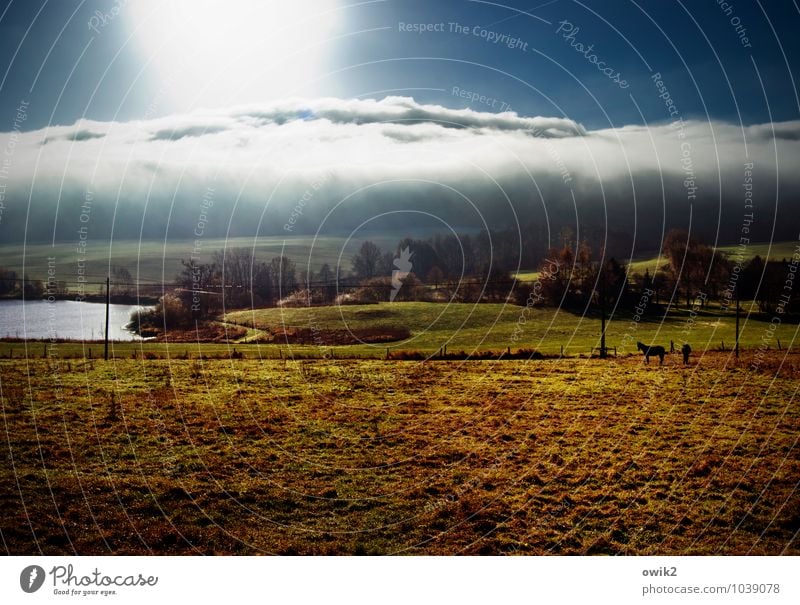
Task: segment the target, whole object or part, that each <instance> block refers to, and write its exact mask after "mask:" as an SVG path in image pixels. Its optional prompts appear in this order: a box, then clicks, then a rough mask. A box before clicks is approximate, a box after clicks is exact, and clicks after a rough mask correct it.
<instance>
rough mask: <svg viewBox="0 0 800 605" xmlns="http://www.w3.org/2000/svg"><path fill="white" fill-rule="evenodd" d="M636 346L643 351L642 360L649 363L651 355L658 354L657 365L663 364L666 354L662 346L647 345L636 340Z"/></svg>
mask: <svg viewBox="0 0 800 605" xmlns="http://www.w3.org/2000/svg"><path fill="white" fill-rule="evenodd" d="M636 348H637V349H639V350H640V351H641V352H642V353H644V360H645V362H646V363H650V356H651V355H658V360H659V365H664V355H665V354H666V351H665V350H664V347H660V346H653V345H650V346H647V345H645V344H642V343H641V342H637V343H636Z"/></svg>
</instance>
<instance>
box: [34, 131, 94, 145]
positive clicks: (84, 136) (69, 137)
mask: <svg viewBox="0 0 800 605" xmlns="http://www.w3.org/2000/svg"><path fill="white" fill-rule="evenodd" d="M104 136H106V135H105V133H102V132H92V131H91V130H86V129H81V130H74V131H72V132H67V133H64V134H60V135H53V136H48V137H45V139H44V140H43V141H42V145H47V144H48V143H53V142H55V141H77V142H81V141H89V140H91V139H102V138H103V137H104Z"/></svg>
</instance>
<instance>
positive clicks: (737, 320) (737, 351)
mask: <svg viewBox="0 0 800 605" xmlns="http://www.w3.org/2000/svg"><path fill="white" fill-rule="evenodd" d="M738 285H739V284H736V286H734V287H733V288H734V290H735V291H736V359H739V288H738V287H737V286H738Z"/></svg>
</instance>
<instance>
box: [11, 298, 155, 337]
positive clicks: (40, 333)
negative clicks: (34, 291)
mask: <svg viewBox="0 0 800 605" xmlns="http://www.w3.org/2000/svg"><path fill="white" fill-rule="evenodd" d="M146 308H148V307H139V306H137V305H111V306H110V309H109V337H110V338H111V340H140V338H139V336H137V335H136V334H134V333H133V332H129V331H128V330H126V329H125V324H127V323H128V322H129V321H130V318H131V313H133V312H134V311H135V310H137V309H146ZM105 323H106V306H105V304H104V303H90V302H77V301H74V300H57V301H55V302H48V301H46V300H2V301H0V338H27V339H34V338H41V339H50V338H59V339H72V340H102V339H103V338H104V336H105Z"/></svg>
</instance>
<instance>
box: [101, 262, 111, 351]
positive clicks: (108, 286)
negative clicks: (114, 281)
mask: <svg viewBox="0 0 800 605" xmlns="http://www.w3.org/2000/svg"><path fill="white" fill-rule="evenodd" d="M110 306H111V278H110V277H106V343H105V350H104V353H103V357H104V358H105V360H106V361H108V313H109V307H110Z"/></svg>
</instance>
